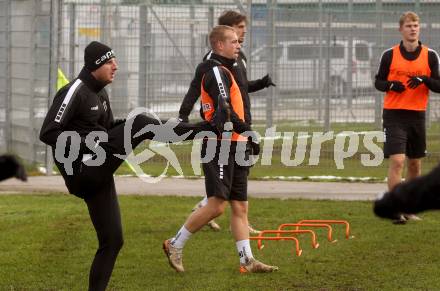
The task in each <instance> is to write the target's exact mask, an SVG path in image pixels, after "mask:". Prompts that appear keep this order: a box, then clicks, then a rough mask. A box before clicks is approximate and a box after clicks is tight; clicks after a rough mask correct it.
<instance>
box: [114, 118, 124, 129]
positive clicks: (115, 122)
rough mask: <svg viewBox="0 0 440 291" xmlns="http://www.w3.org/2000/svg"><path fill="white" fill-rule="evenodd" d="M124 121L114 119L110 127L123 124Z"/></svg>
mask: <svg viewBox="0 0 440 291" xmlns="http://www.w3.org/2000/svg"><path fill="white" fill-rule="evenodd" d="M124 122H125V119H115V120H114V121H113V123H112V127H115V126H118V125H119V124H123V123H124Z"/></svg>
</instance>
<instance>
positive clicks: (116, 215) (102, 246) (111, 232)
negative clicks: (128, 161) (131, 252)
mask: <svg viewBox="0 0 440 291" xmlns="http://www.w3.org/2000/svg"><path fill="white" fill-rule="evenodd" d="M84 201H85V202H86V204H87V208H88V209H89V215H90V218H91V220H92V223H93V226H94V227H95V230H96V234H97V237H98V242H99V246H98V250H97V251H96V254H95V258H94V260H93V263H92V266H91V268H90V275H89V291H101V290H105V288H106V287H107V284H108V282H109V280H110V276H111V274H112V271H113V266H114V264H115V261H116V257H117V256H118V253H119V250H120V249H121V248H122V245H123V242H124V241H123V236H122V224H121V214H120V211H119V203H118V197H117V195H116V189H115V182H114V180H113V179H112V181H111V182H110V183H107V184H105V185H104V186H103V187H102V188H101V189H100V190H99V191H97V192H95V193H93V195H87V197H86V198H85V199H84Z"/></svg>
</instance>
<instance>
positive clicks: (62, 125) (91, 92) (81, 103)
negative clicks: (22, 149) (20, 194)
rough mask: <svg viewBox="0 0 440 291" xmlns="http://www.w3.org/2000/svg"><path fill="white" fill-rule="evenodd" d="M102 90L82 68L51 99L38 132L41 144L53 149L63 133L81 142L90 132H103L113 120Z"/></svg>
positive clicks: (110, 125)
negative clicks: (70, 134)
mask: <svg viewBox="0 0 440 291" xmlns="http://www.w3.org/2000/svg"><path fill="white" fill-rule="evenodd" d="M104 87H105V85H103V84H101V83H100V82H98V81H97V80H96V79H95V78H94V77H93V76H92V74H91V73H90V72H89V71H88V70H87V69H85V68H83V69H82V71H81V72H80V74H79V75H78V78H77V79H75V80H73V81H72V82H70V83H69V84H67V85H66V86H64V87H63V88H61V89H60V90H59V91H58V92H57V94H56V95H55V97H54V100H53V103H52V105H51V107H50V108H49V112H48V113H47V115H46V118H45V119H44V122H43V126H42V128H41V131H40V139H41V141H42V142H44V143H45V144H48V145H50V146H52V147H54V146H55V144H56V142H57V139H58V136H59V135H60V134H61V133H62V132H64V131H76V132H78V133H79V135H80V136H81V137H82V138H85V137H86V136H87V134H89V133H90V132H92V131H104V132H107V130H108V129H110V128H111V127H112V124H113V121H114V119H113V114H112V111H111V108H110V102H109V98H108V95H107V92H106V90H105V89H104Z"/></svg>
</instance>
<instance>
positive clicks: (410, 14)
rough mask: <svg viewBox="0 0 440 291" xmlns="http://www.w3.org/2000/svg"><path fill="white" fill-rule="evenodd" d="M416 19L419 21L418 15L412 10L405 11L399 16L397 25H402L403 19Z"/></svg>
mask: <svg viewBox="0 0 440 291" xmlns="http://www.w3.org/2000/svg"><path fill="white" fill-rule="evenodd" d="M407 20H408V21H416V22H419V21H420V17H419V16H418V15H417V14H416V13H415V12H412V11H407V12H404V13H403V14H402V15H401V16H400V18H399V26H400V27H402V25H403V24H404V23H405V21H407Z"/></svg>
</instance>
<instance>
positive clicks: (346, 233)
mask: <svg viewBox="0 0 440 291" xmlns="http://www.w3.org/2000/svg"><path fill="white" fill-rule="evenodd" d="M304 223H324V224H345V238H346V239H350V238H353V236H351V237H350V224H349V223H348V221H346V220H323V219H309V220H300V221H298V222H297V224H304Z"/></svg>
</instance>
